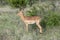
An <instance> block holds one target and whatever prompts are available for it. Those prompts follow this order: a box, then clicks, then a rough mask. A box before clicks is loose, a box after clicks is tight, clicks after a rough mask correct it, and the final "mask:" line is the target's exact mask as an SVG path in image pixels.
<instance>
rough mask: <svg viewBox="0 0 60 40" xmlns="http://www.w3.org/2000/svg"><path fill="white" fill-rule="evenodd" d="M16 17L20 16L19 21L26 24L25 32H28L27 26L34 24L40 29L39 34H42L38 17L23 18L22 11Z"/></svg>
mask: <svg viewBox="0 0 60 40" xmlns="http://www.w3.org/2000/svg"><path fill="white" fill-rule="evenodd" d="M17 15H18V16H20V17H21V19H22V20H23V21H24V23H25V24H26V31H28V24H34V23H36V25H37V26H38V27H39V29H40V33H42V27H41V26H40V24H39V23H40V21H41V18H40V17H39V16H31V17H30V16H24V14H23V11H20V12H19V13H18V14H17Z"/></svg>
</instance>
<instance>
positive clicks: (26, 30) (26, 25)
mask: <svg viewBox="0 0 60 40" xmlns="http://www.w3.org/2000/svg"><path fill="white" fill-rule="evenodd" d="M26 31H27V32H28V24H26Z"/></svg>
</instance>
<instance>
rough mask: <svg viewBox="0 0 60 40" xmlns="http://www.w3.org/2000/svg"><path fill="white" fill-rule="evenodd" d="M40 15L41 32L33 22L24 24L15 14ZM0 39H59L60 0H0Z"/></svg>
mask: <svg viewBox="0 0 60 40" xmlns="http://www.w3.org/2000/svg"><path fill="white" fill-rule="evenodd" d="M20 9H24V14H25V16H35V15H36V16H40V17H41V18H42V20H41V23H40V24H41V26H42V27H43V34H40V33H39V28H37V26H36V25H35V24H33V25H29V32H25V24H24V23H23V21H22V20H21V19H20V17H19V16H17V13H18V12H19V10H20ZM0 40H60V0H0Z"/></svg>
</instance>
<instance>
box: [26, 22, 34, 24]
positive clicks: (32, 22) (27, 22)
mask: <svg viewBox="0 0 60 40" xmlns="http://www.w3.org/2000/svg"><path fill="white" fill-rule="evenodd" d="M25 23H28V24H34V23H35V21H25Z"/></svg>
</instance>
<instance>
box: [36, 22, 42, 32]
mask: <svg viewBox="0 0 60 40" xmlns="http://www.w3.org/2000/svg"><path fill="white" fill-rule="evenodd" d="M36 25H37V26H38V27H39V29H40V33H42V27H41V25H40V24H39V23H37V22H36Z"/></svg>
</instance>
